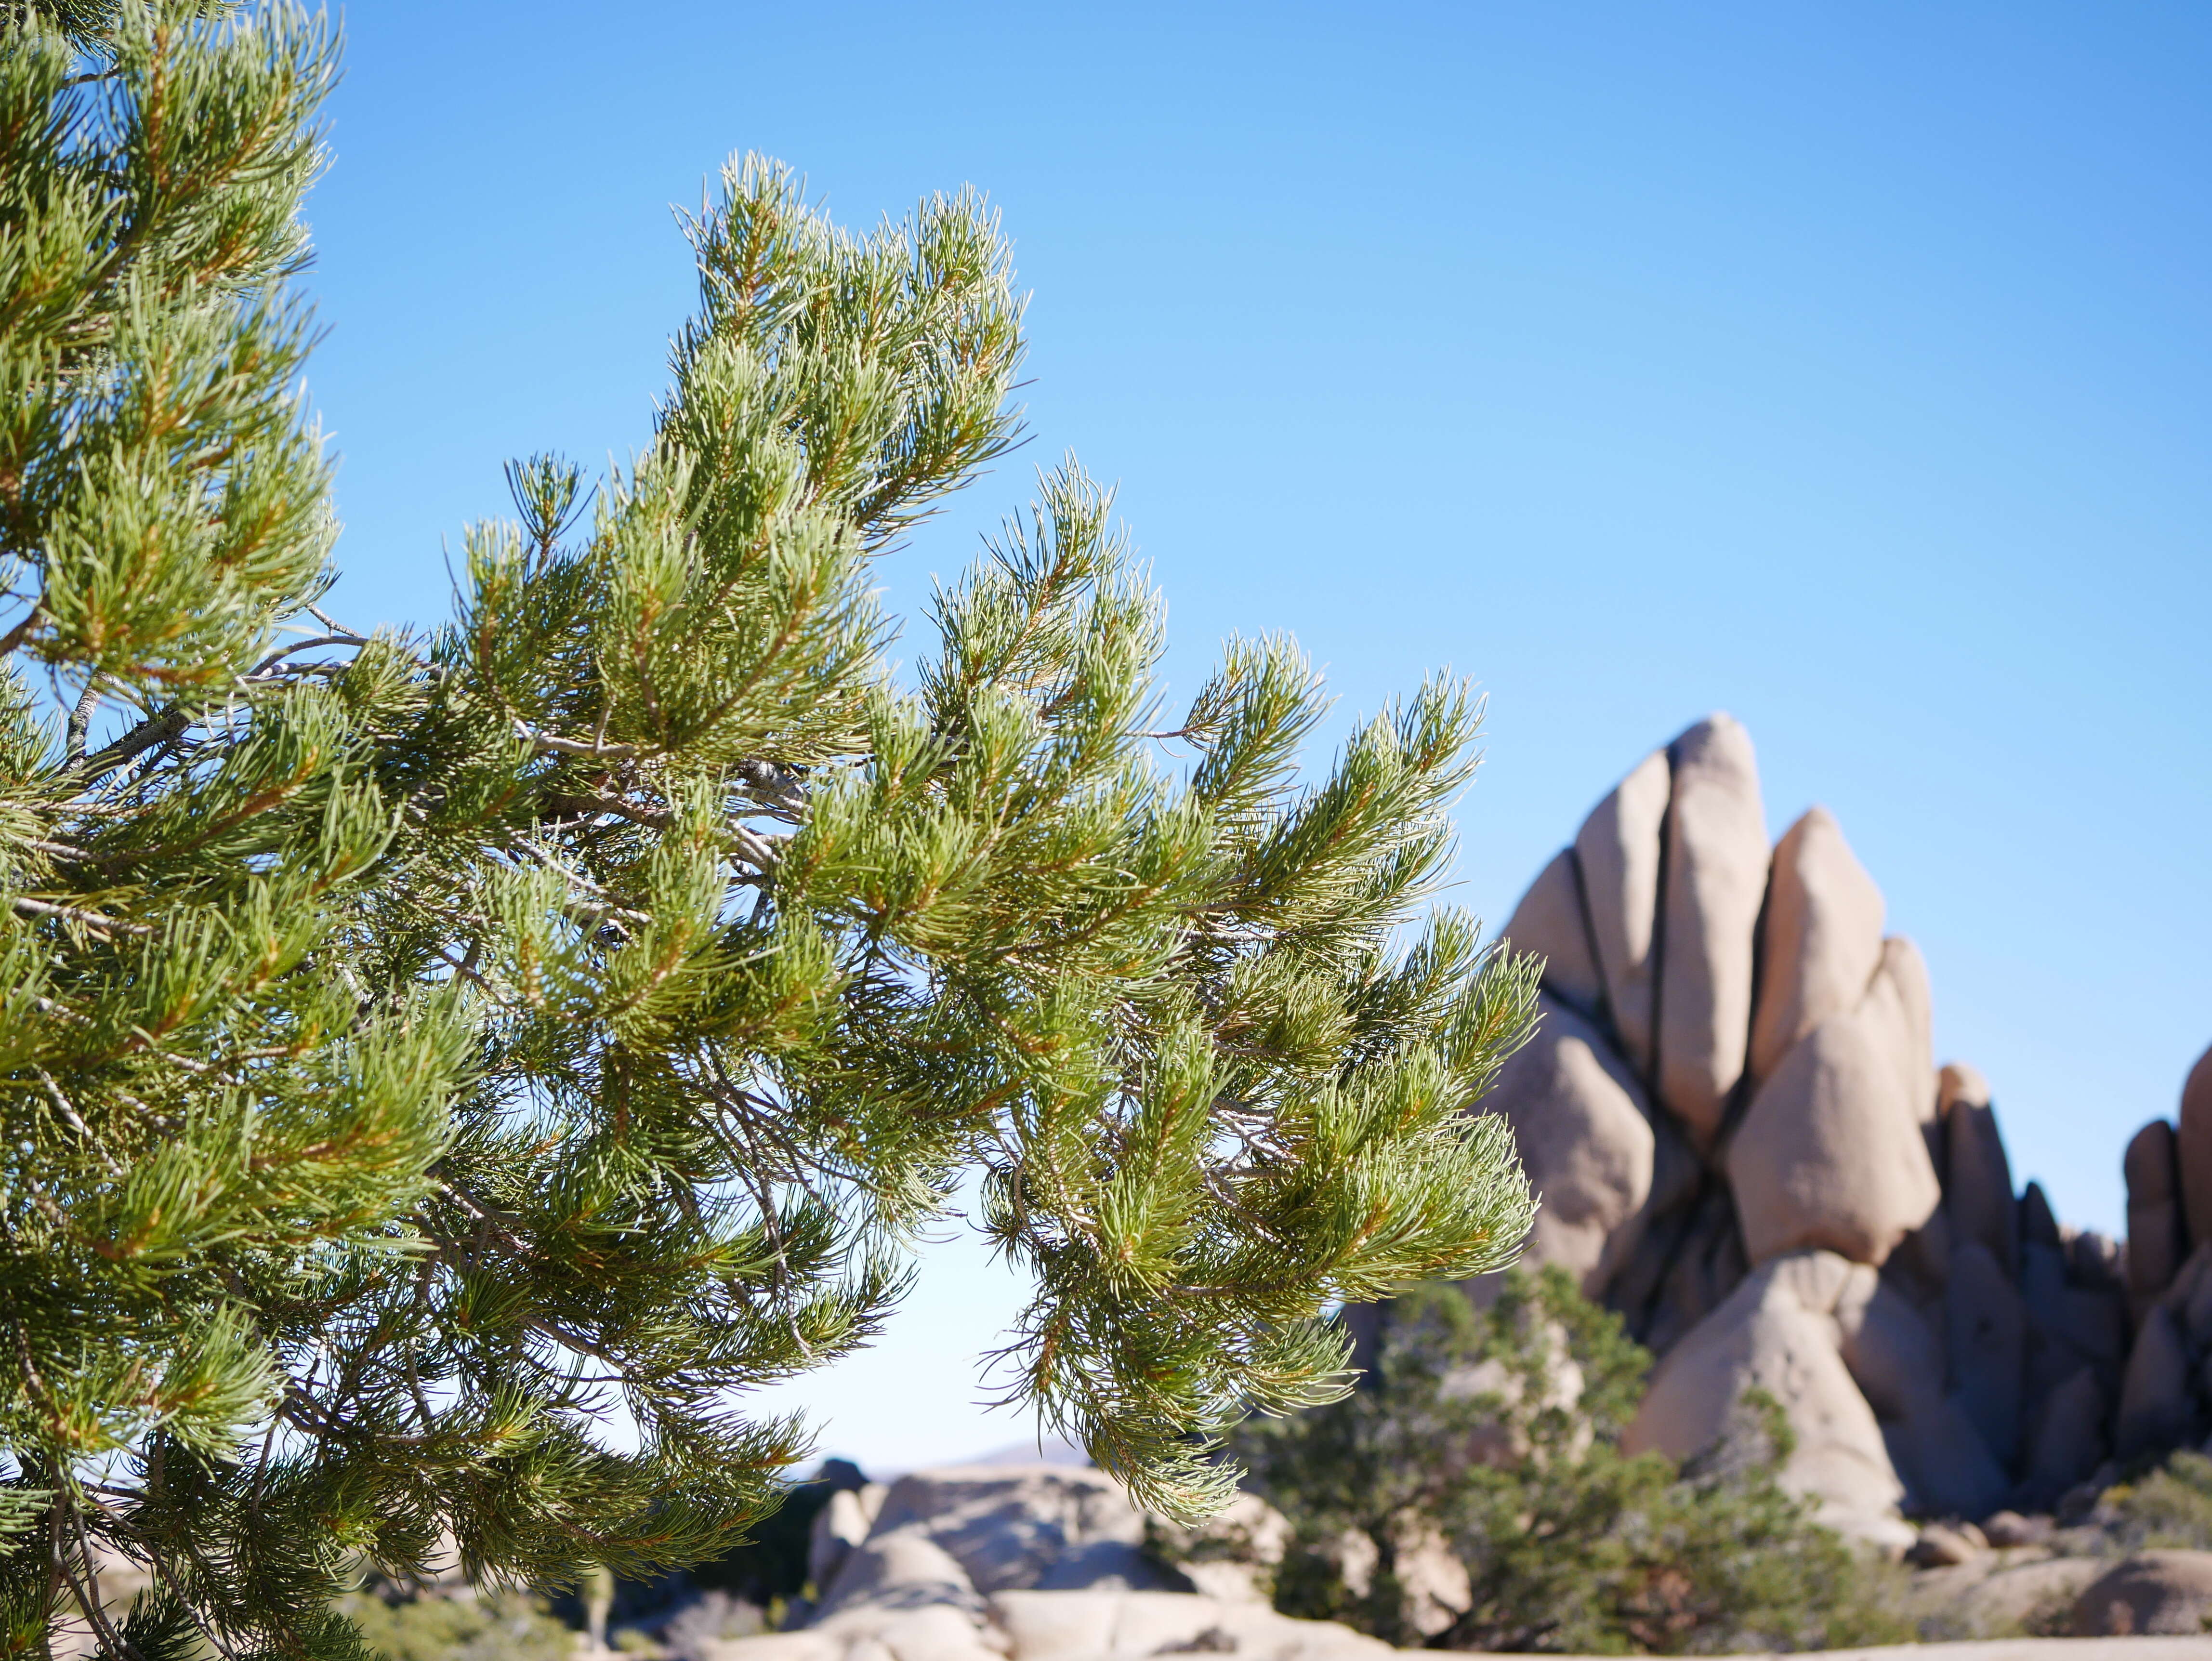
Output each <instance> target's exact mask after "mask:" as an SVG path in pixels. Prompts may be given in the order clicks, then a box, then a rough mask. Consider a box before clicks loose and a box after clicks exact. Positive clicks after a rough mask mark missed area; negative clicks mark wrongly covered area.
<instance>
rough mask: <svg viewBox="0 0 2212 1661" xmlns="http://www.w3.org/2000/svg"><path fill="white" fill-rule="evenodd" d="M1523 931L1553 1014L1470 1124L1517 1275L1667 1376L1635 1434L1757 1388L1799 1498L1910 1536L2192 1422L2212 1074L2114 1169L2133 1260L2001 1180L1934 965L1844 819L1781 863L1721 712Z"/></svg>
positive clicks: (1645, 775) (1633, 781)
mask: <svg viewBox="0 0 2212 1661" xmlns="http://www.w3.org/2000/svg"><path fill="white" fill-rule="evenodd" d="M1504 933H1505V934H1506V935H1507V936H1508V937H1509V938H1510V940H1511V941H1512V943H1513V945H1514V946H1516V947H1517V948H1519V949H1521V950H1523V951H1530V952H1539V953H1541V954H1542V956H1543V957H1544V958H1545V959H1546V960H1547V964H1546V970H1545V974H1544V981H1543V992H1542V999H1541V1003H1542V1013H1543V1022H1542V1026H1541V1030H1540V1031H1539V1032H1538V1034H1537V1036H1536V1037H1535V1038H1534V1040H1533V1041H1532V1042H1531V1043H1529V1044H1528V1046H1527V1047H1526V1048H1525V1049H1524V1050H1522V1051H1521V1052H1520V1054H1519V1055H1517V1056H1515V1057H1514V1058H1513V1060H1512V1061H1511V1062H1510V1063H1509V1064H1508V1066H1507V1068H1505V1071H1504V1074H1503V1075H1502V1077H1501V1078H1500V1080H1499V1082H1498V1086H1497V1088H1496V1090H1495V1091H1494V1092H1492V1095H1491V1096H1489V1097H1488V1098H1486V1099H1485V1101H1484V1102H1483V1104H1482V1106H1481V1110H1483V1111H1492V1112H1499V1113H1503V1114H1504V1115H1505V1116H1507V1117H1508V1118H1509V1119H1510V1121H1511V1123H1512V1124H1513V1127H1514V1129H1515V1132H1516V1136H1517V1137H1518V1139H1519V1141H1520V1146H1521V1151H1522V1159H1523V1161H1524V1162H1525V1164H1526V1165H1527V1167H1528V1174H1529V1177H1530V1178H1531V1180H1532V1181H1533V1183H1534V1185H1535V1187H1536V1188H1537V1189H1539V1190H1540V1192H1541V1195H1542V1200H1543V1203H1542V1208H1541V1210H1540V1212H1539V1214H1538V1216H1537V1219H1536V1223H1535V1227H1534V1232H1532V1234H1531V1236H1530V1238H1529V1240H1528V1250H1527V1261H1528V1262H1531V1263H1558V1264H1560V1265H1563V1266H1565V1268H1566V1269H1569V1270H1570V1271H1571V1273H1573V1274H1574V1275H1576V1276H1577V1278H1578V1279H1579V1281H1580V1282H1581V1284H1582V1287H1583V1291H1584V1292H1585V1293H1588V1294H1589V1296H1591V1297H1594V1298H1596V1299H1601V1300H1602V1301H1603V1302H1605V1303H1607V1304H1608V1305H1611V1306H1612V1307H1613V1308H1614V1309H1616V1310H1618V1311H1620V1312H1621V1313H1622V1314H1623V1316H1624V1317H1626V1321H1627V1323H1628V1324H1629V1327H1630V1329H1632V1331H1633V1332H1634V1333H1635V1335H1637V1337H1638V1338H1639V1339H1640V1340H1641V1341H1642V1342H1644V1343H1645V1344H1647V1345H1648V1346H1650V1348H1652V1349H1653V1350H1654V1351H1655V1352H1656V1354H1658V1355H1659V1357H1660V1358H1661V1359H1660V1361H1659V1364H1658V1366H1657V1367H1656V1371H1655V1372H1654V1375H1653V1378H1652V1382H1651V1388H1650V1392H1649V1395H1648V1396H1647V1399H1646V1400H1645V1402H1644V1407H1643V1409H1642V1411H1641V1413H1640V1414H1639V1415H1638V1419H1637V1421H1636V1423H1635V1425H1634V1426H1633V1427H1632V1430H1631V1432H1630V1436H1629V1440H1630V1442H1631V1444H1632V1445H1634V1446H1637V1447H1656V1448H1659V1449H1662V1450H1664V1451H1667V1452H1668V1453H1669V1454H1672V1455H1674V1456H1675V1457H1687V1456H1689V1455H1692V1454H1694V1453H1696V1452H1698V1451H1700V1450H1701V1449H1702V1448H1703V1447H1705V1446H1706V1445H1709V1444H1710V1442H1711V1439H1713V1438H1714V1437H1715V1436H1716V1435H1717V1434H1718V1433H1719V1430H1720V1427H1721V1426H1722V1425H1723V1423H1724V1422H1725V1421H1726V1420H1727V1419H1728V1416H1729V1409H1730V1408H1731V1407H1732V1405H1733V1403H1734V1402H1735V1399H1736V1398H1737V1397H1738V1396H1741V1394H1742V1393H1743V1392H1744V1391H1745V1390H1747V1389H1749V1388H1751V1387H1752V1386H1754V1385H1757V1386H1760V1387H1763V1388H1764V1389H1765V1390H1767V1391H1768V1392H1769V1393H1770V1394H1771V1395H1773V1396H1775V1397H1776V1398H1777V1399H1778V1400H1779V1401H1780V1402H1782V1404H1783V1406H1784V1409H1786V1410H1787V1411H1788V1413H1789V1415H1790V1419H1791V1421H1792V1422H1793V1424H1794V1426H1795V1427H1796V1433H1797V1447H1796V1452H1795V1454H1794V1455H1793V1457H1792V1459H1791V1461H1790V1468H1789V1470H1788V1472H1787V1480H1788V1481H1790V1482H1791V1483H1792V1484H1793V1485H1794V1486H1796V1488H1799V1489H1800V1490H1801V1491H1803V1492H1807V1493H1809V1494H1814V1495H1816V1496H1817V1497H1818V1498H1819V1499H1820V1501H1821V1505H1822V1509H1823V1512H1824V1515H1825V1517H1826V1519H1827V1520H1828V1521H1830V1522H1831V1523H1832V1524H1835V1525H1836V1526H1838V1527H1839V1528H1841V1529H1843V1530H1845V1531H1847V1532H1850V1533H1852V1534H1855V1535H1857V1536H1860V1537H1863V1538H1866V1539H1869V1540H1873V1541H1876V1542H1882V1543H1884V1544H1887V1545H1890V1546H1893V1547H1902V1546H1904V1545H1905V1544H1907V1543H1909V1542H1910V1541H1911V1538H1912V1531H1911V1529H1910V1528H1909V1527H1907V1526H1906V1524H1905V1523H1904V1522H1903V1520H1902V1514H1903V1513H1917V1514H1921V1515H1926V1516H1934V1517H1955V1518H1984V1517H1987V1516H1989V1515H1990V1513H1992V1512H1996V1511H1998V1510H1999V1509H2000V1508H2001V1507H2004V1506H2015V1507H2017V1508H2019V1509H2020V1510H2022V1511H2040V1510H2048V1509H2049V1508H2050V1507H2051V1506H2052V1505H2053V1504H2054V1503H2055V1502H2057V1500H2059V1499H2060V1498H2061V1496H2062V1495H2063V1494H2066V1493H2068V1491H2069V1490H2071V1489H2074V1488H2076V1486H2077V1485H2080V1484H2082V1483H2084V1482H2088V1481H2090V1480H2092V1479H2093V1478H2094V1477H2095V1476H2096V1475H2097V1474H2098V1472H2099V1469H2100V1465H2102V1464H2103V1463H2105V1462H2106V1460H2107V1459H2108V1458H2109V1457H2112V1455H2113V1454H2114V1453H2115V1452H2117V1453H2118V1454H2119V1455H2120V1456H2121V1457H2128V1456H2130V1455H2132V1454H2134V1453H2137V1452H2142V1451H2150V1450H2154V1449H2156V1448H2162V1447H2167V1446H2172V1445H2176V1444H2179V1443H2180V1442H2183V1441H2185V1440H2193V1439H2196V1438H2197V1437H2199V1436H2202V1435H2203V1433H2204V1431H2205V1429H2206V1427H2207V1420H2208V1417H2212V1056H2208V1058H2207V1060H2206V1061H2205V1062H2200V1063H2199V1064H2198V1066H2197V1070H2196V1073H2195V1074H2194V1075H2193V1076H2192V1077H2191V1080H2190V1083H2189V1086H2188V1089H2187V1091H2186V1092H2185V1098H2184V1102H2183V1107H2182V1112H2181V1123H2180V1125H2179V1130H2178V1131H2177V1130H2176V1129H2175V1128H2174V1127H2172V1126H2168V1125H2166V1123H2164V1122H2162V1121H2161V1122H2159V1123H2154V1124H2152V1125H2150V1126H2148V1127H2146V1128H2145V1129H2144V1130H2143V1131H2142V1134H2141V1135H2138V1136H2137V1137H2136V1140H2135V1142H2134V1143H2133V1144H2132V1145H2131V1146H2130V1148H2129V1149H2128V1153H2127V1160H2126V1168H2127V1175H2128V1184H2129V1234H2130V1243H2129V1245H2128V1246H2127V1247H2125V1248H2123V1247H2122V1246H2121V1245H2119V1244H2118V1243H2116V1242H2114V1241H2112V1240H2111V1239H2108V1238H2106V1237H2105V1236H2103V1235H2101V1234H2099V1233H2096V1232H2092V1231H2077V1230H2074V1229H2070V1228H2068V1227H2066V1226H2063V1225H2062V1224H2061V1223H2060V1222H2059V1221H2058V1220H2057V1218H2056V1217H2055V1216H2053V1215H2052V1214H2051V1207H2050V1205H2049V1204H2048V1202H2046V1201H2045V1197H2044V1196H2043V1193H2042V1191H2041V1189H2039V1188H2038V1186H2037V1185H2036V1184H2034V1183H2029V1184H2028V1185H2027V1189H2026V1190H2025V1192H2022V1193H2019V1194H2015V1191H2014V1188H2013V1182H2012V1174H2011V1170H2010V1167H2009V1165H2008V1161H2007V1159H2006V1156H2005V1149H2004V1142H2003V1139H2002V1137H2001V1136H2000V1135H1999V1134H1998V1129H1997V1122H1996V1116H1995V1113H1994V1111H1993V1110H1992V1108H1991V1105H1990V1092H1989V1087H1988V1086H1987V1085H1986V1084H1985V1083H1984V1080H1982V1078H1981V1075H1980V1074H1978V1073H1976V1072H1975V1071H1974V1070H1973V1069H1972V1068H1967V1067H1964V1066H1960V1065H1955V1064H1954V1065H1951V1066H1947V1067H1944V1068H1942V1069H1941V1070H1940V1071H1939V1070H1938V1069H1937V1068H1936V1064H1935V1062H1934V1058H1933V1056H1932V1054H1931V1049H1930V1010H1929V986H1928V976H1927V971H1926V970H1925V968H1924V966H1923V964H1922V961H1921V958H1920V953H1919V952H1917V950H1916V949H1915V948H1914V946H1912V943H1911V941H1910V940H1905V939H1902V938H1900V937H1898V936H1893V935H1889V936H1886V935H1885V934H1884V933H1883V902H1882V897H1881V890H1880V889H1878V888H1877V887H1876V886H1875V883H1874V881H1873V879H1871V878H1870V877H1869V875H1868V874H1867V873H1866V870H1865V869H1864V867H1862V866H1861V865H1860V863H1859V861H1858V860H1857V858H1856V857H1855V856H1854V855H1853V854H1852V852H1851V849H1850V844H1849V843H1846V842H1845V840H1844V834H1843V831H1842V830H1841V829H1840V828H1839V827H1838V824H1836V821H1835V819H1834V818H1833V817H1832V816H1831V815H1830V814H1829V813H1828V812H1826V810H1825V809H1822V808H1819V807H1815V808H1814V809H1812V810H1811V811H1810V812H1808V813H1806V814H1805V816H1804V817H1803V818H1800V819H1799V820H1798V821H1797V822H1796V824H1793V825H1791V826H1790V829H1789V830H1788V831H1786V832H1784V835H1783V837H1782V838H1781V840H1780V841H1779V842H1778V843H1775V844H1774V845H1773V846H1772V848H1771V849H1770V848H1769V846H1768V843H1767V835H1766V824H1765V812H1764V810H1763V808H1762V806H1761V803H1760V798H1759V772H1758V767H1757V764H1756V761H1755V759H1754V757H1753V751H1752V745H1751V740H1750V738H1749V737H1748V735H1747V734H1746V733H1745V732H1744V729H1743V728H1742V727H1741V726H1740V725H1739V724H1738V723H1737V722H1735V721H1733V720H1731V719H1730V718H1729V717H1728V716H1727V715H1714V716H1712V717H1711V718H1710V719H1708V720H1705V721H1699V723H1698V724H1697V725H1696V726H1694V727H1691V728H1690V729H1689V730H1688V731H1687V732H1686V733H1682V734H1681V736H1680V737H1679V738H1677V739H1675V740H1674V742H1673V743H1671V744H1669V745H1666V746H1665V747H1664V748H1663V749H1661V750H1657V751H1653V752H1652V754H1651V755H1650V756H1649V757H1646V758H1645V759H1644V761H1643V763H1642V764H1639V765H1638V767H1636V768H1635V769H1634V770H1632V772H1630V773H1629V775H1628V776H1627V777H1626V778H1625V779H1623V780H1622V781H1621V782H1620V785H1619V786H1618V787H1617V788H1614V790H1613V792H1612V794H1609V795H1607V797H1606V798H1605V800H1603V801H1601V802H1600V803H1599V804H1598V806H1597V807H1596V808H1595V810H1594V811H1593V812H1591V814H1590V815H1589V818H1587V819H1586V820H1584V821H1583V825H1582V828H1581V829H1580V830H1579V831H1577V833H1576V836H1575V839H1574V842H1573V843H1572V844H1571V846H1570V847H1568V848H1566V849H1563V850H1562V851H1561V852H1560V854H1559V856H1558V857H1557V858H1555V859H1554V860H1553V861H1552V862H1551V863H1550V864H1549V865H1547V867H1545V868H1544V870H1543V871H1542V873H1541V874H1540V875H1539V876H1538V877H1537V879H1536V880H1535V882H1534V884H1533V885H1531V886H1530V888H1529V889H1528V893H1527V894H1526V896H1525V897H1523V898H1522V901H1521V904H1520V905H1519V908H1518V909H1517V910H1516V911H1515V913H1514V915H1513V917H1512V919H1511V921H1510V922H1509V923H1508V924H1507V926H1506V928H1505V930H1504ZM1469 1290H1470V1292H1471V1293H1473V1294H1474V1295H1476V1296H1478V1297H1480V1296H1481V1295H1483V1293H1482V1290H1481V1283H1480V1282H1470V1283H1469Z"/></svg>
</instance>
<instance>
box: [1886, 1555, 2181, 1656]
mask: <svg viewBox="0 0 2212 1661" xmlns="http://www.w3.org/2000/svg"><path fill="white" fill-rule="evenodd" d="M1998 1561H1999V1560H1997V1559H1995V1558H1984V1559H1982V1560H1980V1561H1978V1562H1977V1563H1976V1564H1974V1565H1973V1566H1972V1567H1969V1568H1966V1569H1949V1570H1945V1571H1943V1573H1946V1574H1959V1575H1966V1576H1971V1577H1973V1581H1972V1584H1971V1585H1967V1586H1965V1587H1963V1588H1961V1589H1960V1591H1959V1592H1958V1593H1956V1594H1955V1595H1954V1596H1952V1597H1947V1598H1944V1599H1942V1601H1941V1603H1939V1604H1938V1605H1937V1609H1938V1611H1939V1612H1940V1614H1941V1615H1942V1616H1943V1617H1945V1619H1944V1624H1945V1625H1946V1627H1948V1628H1954V1629H1955V1628H1963V1629H1964V1630H1965V1631H1966V1632H1967V1633H1972V1634H1985V1633H2003V1632H2017V1631H2019V1630H2020V1628H2021V1627H2023V1626H2027V1625H2029V1624H2030V1623H2033V1624H2034V1625H2035V1626H2036V1627H2038V1628H2046V1627H2047V1626H2048V1625H2051V1624H2057V1625H2060V1626H2063V1625H2065V1624H2066V1623H2067V1622H2068V1621H2069V1619H2070V1618H2071V1615H2072V1610H2073V1607H2074V1603H2075V1600H2076V1599H2077V1598H2079V1597H2081V1591H2082V1589H2083V1588H2084V1587H2086V1586H2087V1585H2088V1584H2089V1583H2090V1582H2091V1581H2093V1580H2094V1579H2096V1578H2097V1577H2098V1576H2099V1575H2100V1574H2101V1573H2104V1571H2105V1567H2106V1563H2105V1561H2104V1560H2103V1559H2101V1558H2095V1557H2053V1558H2047V1559H2045V1560H2044V1561H2041V1562H2033V1563H2012V1564H2008V1565H2006V1566H2004V1567H1998ZM2028 1646H2033V1647H2032V1648H2031V1647H2028ZM2084 1647H2085V1646H2082V1645H2081V1643H2080V1642H2079V1640H2071V1641H2068V1642H2065V1643H2063V1644H2062V1643H2059V1642H2057V1640H2051V1639H2027V1640H2023V1639H2013V1640H2008V1641H2007V1642H2005V1643H2004V1644H2003V1646H2002V1648H1998V1647H1996V1646H1991V1648H1990V1651H1989V1652H1987V1653H1985V1654H1984V1655H1983V1656H1981V1657H1978V1658H1977V1657H1975V1656H1974V1654H1973V1652H1974V1651H1975V1650H1976V1649H1978V1648H1980V1646H1970V1645H1953V1644H1947V1645H1945V1646H1943V1647H1942V1649H1940V1650H1935V1651H1931V1652H1930V1653H1931V1654H1932V1655H1940V1656H1942V1657H1943V1658H1944V1661H2039V1658H2041V1657H2043V1656H2044V1655H2045V1654H2046V1653H2047V1652H2052V1651H2057V1652H2061V1653H2063V1657H2064V1661H2100V1658H2098V1657H2096V1656H2095V1655H2094V1654H2093V1652H2092V1653H2088V1654H2084V1653H2081V1651H2082V1650H2083V1649H2084ZM1893 1653H1899V1654H1905V1655H1909V1654H1911V1653H1912V1652H1911V1651H1905V1652H1893ZM2054 1661H2055V1658H2054ZM2112 1661H2122V1658H2120V1657H2119V1656H2118V1653H2117V1652H2112ZM2125 1661H2155V1658H2154V1657H2151V1656H2146V1655H2142V1654H2139V1653H2137V1654H2133V1655H2130V1656H2129V1657H2127V1658H2125Z"/></svg>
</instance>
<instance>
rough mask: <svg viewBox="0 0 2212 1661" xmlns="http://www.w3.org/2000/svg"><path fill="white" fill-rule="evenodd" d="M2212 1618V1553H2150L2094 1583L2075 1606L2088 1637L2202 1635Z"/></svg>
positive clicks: (2078, 1628)
mask: <svg viewBox="0 0 2212 1661" xmlns="http://www.w3.org/2000/svg"><path fill="white" fill-rule="evenodd" d="M2208 1617H2212V1551H2145V1552H2138V1553H2136V1555H2134V1556H2133V1557H2130V1558H2126V1559H2124V1560H2123V1561H2120V1562H2118V1563H2116V1564H2114V1565H2113V1566H2112V1567H2111V1568H2109V1569H2107V1570H2106V1572H2105V1573H2102V1574H2100V1575H2099V1576H2098V1577H2097V1578H2096V1579H2094V1580H2093V1581H2091V1582H2090V1583H2089V1585H2087V1588H2085V1589H2084V1590H2083V1591H2082V1593H2081V1598H2080V1599H2079V1601H2077V1602H2076V1603H2075V1605H2074V1630H2075V1633H2076V1634H2078V1635H2080V1636H2081V1637H2084V1638H2091V1637H2112V1638H2132V1637H2148V1636H2151V1635H2154V1634H2184V1633H2188V1634H2197V1635H2200V1636H2201V1635H2202V1634H2203V1633H2204V1631H2205V1628H2206V1626H2207V1624H2208Z"/></svg>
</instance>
